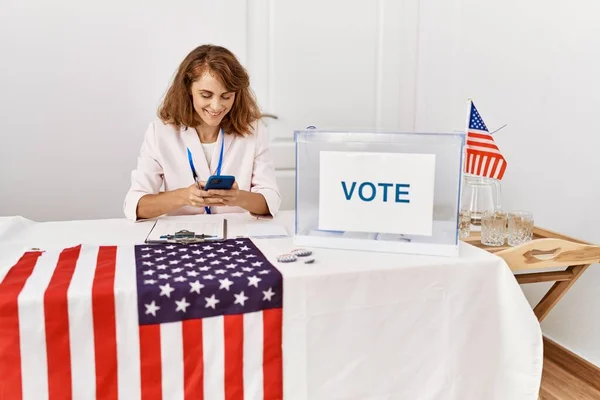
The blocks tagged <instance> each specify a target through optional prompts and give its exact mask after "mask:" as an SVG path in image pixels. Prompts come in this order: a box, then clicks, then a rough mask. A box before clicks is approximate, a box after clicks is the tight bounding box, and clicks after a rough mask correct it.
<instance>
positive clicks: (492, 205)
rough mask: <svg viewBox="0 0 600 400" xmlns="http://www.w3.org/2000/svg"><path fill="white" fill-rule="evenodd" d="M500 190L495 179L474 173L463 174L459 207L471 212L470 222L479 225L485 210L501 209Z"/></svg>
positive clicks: (498, 183)
mask: <svg viewBox="0 0 600 400" xmlns="http://www.w3.org/2000/svg"><path fill="white" fill-rule="evenodd" d="M501 198H502V190H501V188H500V182H499V181H498V180H497V179H492V178H486V177H483V176H476V175H469V174H465V175H464V182H463V193H462V201H461V203H462V205H461V209H463V210H467V211H469V212H470V214H471V224H473V225H475V226H479V225H481V217H482V215H483V214H484V213H485V212H495V211H498V210H500V209H501V207H500V202H501Z"/></svg>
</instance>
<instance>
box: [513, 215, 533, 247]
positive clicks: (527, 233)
mask: <svg viewBox="0 0 600 400" xmlns="http://www.w3.org/2000/svg"><path fill="white" fill-rule="evenodd" d="M507 236H508V245H509V246H518V245H520V244H523V243H527V242H529V241H530V240H532V239H533V214H532V213H530V212H529V211H512V212H510V213H508V235H507Z"/></svg>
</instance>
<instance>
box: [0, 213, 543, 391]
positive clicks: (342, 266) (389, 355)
mask: <svg viewBox="0 0 600 400" xmlns="http://www.w3.org/2000/svg"><path fill="white" fill-rule="evenodd" d="M222 217H223V215H220V216H218V215H215V216H199V217H198V218H222ZM225 217H226V218H227V219H228V222H229V234H230V235H231V236H236V235H244V234H245V229H244V228H245V224H247V223H251V222H252V221H253V218H251V217H250V216H248V215H246V214H240V215H226V216H225ZM182 218H189V217H182ZM292 219H293V214H292V213H289V212H288V213H282V214H281V216H279V217H278V218H277V219H276V221H279V222H281V223H282V224H285V225H286V226H287V229H288V232H289V233H290V234H292V233H293V232H292V222H293V220H292ZM152 224H153V222H152V221H146V222H139V223H133V222H129V221H126V220H124V219H109V220H90V221H68V222H45V223H36V222H33V221H28V220H25V219H23V218H20V217H4V218H0V280H2V278H3V276H4V275H5V273H6V270H7V269H8V268H9V267H10V266H11V265H13V264H14V262H15V261H16V260H17V259H18V257H19V256H20V255H21V254H22V252H23V251H24V250H25V249H27V248H31V247H39V248H50V247H66V246H72V245H76V244H80V243H84V244H85V243H89V244H113V245H114V244H122V245H127V244H135V243H142V242H143V240H144V239H145V237H146V235H147V234H148V232H149V230H150V228H151V227H152ZM254 242H255V243H256V244H257V245H258V246H259V248H260V249H261V250H262V251H263V253H264V254H265V255H266V256H267V257H268V258H269V259H270V260H271V262H272V263H273V264H274V265H276V266H277V267H278V268H279V269H280V270H281V272H282V274H283V276H284V307H283V310H284V311H283V318H284V323H283V354H284V366H283V369H284V397H285V399H286V400H287V399H292V400H295V399H299V400H305V399H307V400H308V399H310V400H321V399H322V400H342V399H343V400H351V399H352V400H354V399H355V400H384V399H385V400H402V399H408V400H417V399H423V400H425V399H443V400H468V399H473V400H493V399H498V400H520V399H523V400H535V399H537V394H538V390H539V385H540V380H541V371H542V359H543V357H542V335H541V330H540V326H539V324H538V322H537V319H536V318H535V316H534V314H533V312H532V310H531V308H530V305H529V303H528V302H527V300H526V299H525V296H524V295H523V293H522V291H521V288H520V287H519V285H518V284H517V282H516V281H515V279H514V277H513V275H512V273H511V271H510V270H509V268H508V266H507V265H506V264H505V263H504V262H503V261H502V260H501V259H500V258H498V257H496V256H494V255H491V254H489V253H487V252H485V251H483V250H480V249H477V248H475V247H473V246H470V245H467V244H464V243H461V247H460V257H458V258H445V257H429V256H415V255H398V254H386V253H368V252H359V251H342V250H333V249H313V250H314V258H315V259H316V262H315V263H314V264H303V263H291V264H280V263H277V262H276V260H275V257H276V256H277V255H278V254H280V253H283V252H288V251H290V250H291V249H293V248H294V244H293V239H292V238H291V237H289V238H281V239H260V240H258V239H257V240H254ZM128 400H129V399H128Z"/></svg>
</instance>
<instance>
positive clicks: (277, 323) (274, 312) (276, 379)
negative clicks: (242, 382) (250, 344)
mask: <svg viewBox="0 0 600 400" xmlns="http://www.w3.org/2000/svg"><path fill="white" fill-rule="evenodd" d="M281 329H282V310H281V308H274V309H271V310H264V311H263V332H264V333H263V335H264V345H263V375H264V378H263V381H264V382H263V385H264V388H263V393H264V400H281V399H282V398H283V354H282V350H281V340H282V339H281Z"/></svg>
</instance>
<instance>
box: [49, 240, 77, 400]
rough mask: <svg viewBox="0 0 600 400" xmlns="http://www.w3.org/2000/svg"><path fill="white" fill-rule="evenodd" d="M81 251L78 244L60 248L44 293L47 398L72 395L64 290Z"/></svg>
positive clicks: (66, 307)
mask: <svg viewBox="0 0 600 400" xmlns="http://www.w3.org/2000/svg"><path fill="white" fill-rule="evenodd" d="M80 252H81V246H76V247H71V248H68V249H64V250H63V251H61V253H60V256H59V257H58V261H57V263H56V269H55V270H54V273H53V275H52V279H50V283H49V284H48V287H47V288H46V291H45V293H44V320H45V325H46V354H47V356H48V395H49V398H50V399H70V398H72V396H73V394H72V392H71V346H70V345H69V301H68V299H67V291H68V289H69V284H70V283H71V278H72V277H73V273H74V272H75V266H76V265H77V259H78V258H79V254H80Z"/></svg>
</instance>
